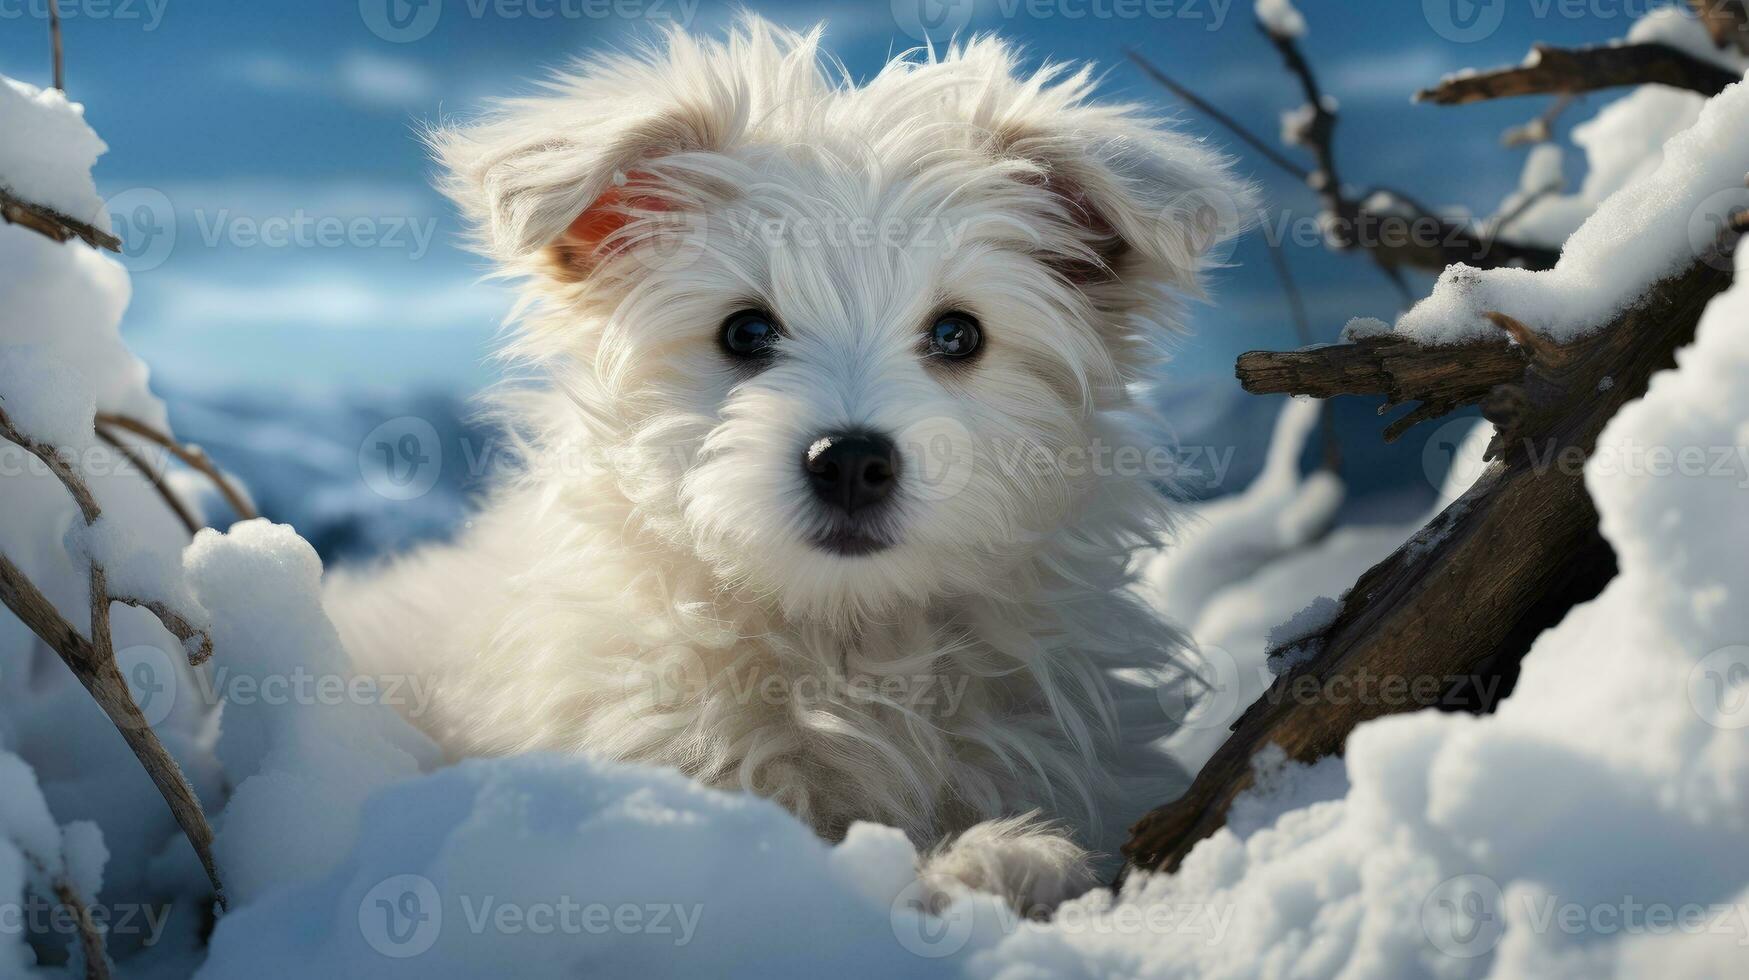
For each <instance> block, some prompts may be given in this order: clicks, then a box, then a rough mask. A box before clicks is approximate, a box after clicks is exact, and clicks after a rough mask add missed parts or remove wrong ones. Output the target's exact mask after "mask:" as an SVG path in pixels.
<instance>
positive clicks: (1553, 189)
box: [1489, 180, 1562, 234]
mask: <svg viewBox="0 0 1749 980" xmlns="http://www.w3.org/2000/svg"><path fill="white" fill-rule="evenodd" d="M1561 187H1562V184H1561V182H1560V181H1559V180H1556V181H1554V182H1552V183H1548V184H1544V185H1543V186H1541V187H1539V188H1537V189H1536V190H1534V191H1531V192H1530V193H1529V194H1526V195H1524V200H1522V201H1519V202H1518V203H1517V204H1515V205H1513V207H1512V210H1510V211H1508V212H1506V213H1505V214H1503V215H1501V216H1500V217H1499V218H1497V219H1495V220H1494V221H1493V222H1491V223H1490V225H1489V230H1490V231H1491V232H1492V233H1494V234H1499V233H1500V232H1501V231H1503V230H1505V229H1506V228H1507V227H1508V226H1510V225H1511V224H1512V223H1513V222H1515V221H1517V220H1518V219H1519V218H1522V217H1524V215H1525V212H1527V211H1529V210H1530V209H1531V208H1533V207H1535V206H1536V205H1537V202H1538V201H1541V200H1543V199H1545V198H1547V197H1549V196H1551V195H1554V194H1559V193H1560V192H1561Z"/></svg>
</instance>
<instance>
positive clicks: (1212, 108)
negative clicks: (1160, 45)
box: [1124, 48, 1312, 180]
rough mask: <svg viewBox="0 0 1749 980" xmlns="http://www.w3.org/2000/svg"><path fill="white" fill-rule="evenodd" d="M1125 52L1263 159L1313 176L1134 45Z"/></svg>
mask: <svg viewBox="0 0 1749 980" xmlns="http://www.w3.org/2000/svg"><path fill="white" fill-rule="evenodd" d="M1124 54H1125V55H1127V56H1128V57H1129V59H1130V60H1131V61H1132V62H1135V65H1136V67H1138V68H1140V69H1141V70H1142V72H1143V73H1144V74H1146V75H1147V76H1148V77H1149V78H1152V79H1153V80H1154V81H1155V82H1158V83H1159V84H1160V86H1161V87H1162V88H1164V89H1166V90H1167V91H1168V92H1171V93H1172V94H1173V95H1176V96H1178V97H1179V98H1181V99H1183V100H1184V101H1186V102H1188V103H1190V104H1191V106H1193V107H1194V108H1196V109H1199V110H1201V111H1202V112H1203V113H1204V114H1205V115H1207V116H1209V117H1210V118H1212V119H1214V121H1215V122H1218V123H1220V124H1221V125H1222V126H1225V127H1227V129H1228V130H1229V131H1230V132H1232V134H1233V135H1234V136H1237V137H1239V138H1240V139H1241V140H1244V141H1245V142H1246V143H1248V144H1250V146H1251V148H1252V149H1253V150H1256V151H1257V152H1258V153H1261V154H1263V158H1264V159H1265V160H1268V161H1269V162H1270V163H1273V164H1275V165H1276V166H1277V167H1280V168H1281V169H1282V170H1285V171H1287V172H1288V173H1290V174H1293V175H1294V176H1295V177H1297V178H1299V179H1300V180H1307V179H1309V178H1310V177H1311V176H1312V172H1311V171H1310V170H1307V169H1306V168H1305V167H1302V166H1300V165H1299V164H1297V163H1295V162H1293V161H1292V160H1289V159H1288V158H1287V157H1285V156H1283V155H1282V154H1281V153H1280V152H1278V151H1277V150H1276V148H1275V147H1273V146H1271V145H1270V144H1269V143H1268V142H1266V141H1265V140H1264V139H1263V138H1262V137H1261V136H1258V135H1257V134H1256V133H1253V132H1251V131H1250V130H1249V129H1246V128H1245V127H1244V125H1242V124H1241V123H1240V122H1239V121H1238V120H1237V119H1234V118H1233V117H1232V116H1230V115H1228V114H1227V113H1226V112H1224V111H1222V110H1221V109H1220V107H1218V106H1216V105H1215V104H1214V103H1212V102H1210V101H1209V100H1207V99H1205V98H1203V97H1202V96H1200V95H1197V94H1196V93H1195V92H1192V91H1191V90H1190V89H1189V88H1187V87H1186V86H1185V85H1183V84H1182V83H1180V82H1178V81H1175V80H1174V79H1172V78H1171V77H1170V76H1168V75H1167V74H1166V73H1165V72H1163V71H1161V70H1160V69H1159V68H1157V67H1155V65H1154V64H1153V63H1152V62H1150V61H1149V60H1148V59H1146V58H1144V57H1142V56H1141V54H1140V53H1138V52H1137V51H1136V50H1135V49H1134V48H1125V49H1124Z"/></svg>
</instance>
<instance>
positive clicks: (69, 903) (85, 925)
mask: <svg viewBox="0 0 1749 980" xmlns="http://www.w3.org/2000/svg"><path fill="white" fill-rule="evenodd" d="M51 2H52V0H51ZM55 901H57V902H59V903H60V904H61V907H62V908H65V909H69V910H71V911H72V913H73V924H74V926H75V928H77V929H78V930H79V951H80V952H81V953H83V954H84V956H85V980H109V957H108V955H107V954H106V953H105V952H104V949H103V933H102V931H100V930H99V929H98V928H97V923H96V922H95V921H94V920H93V919H92V918H91V909H90V907H89V906H87V905H86V904H85V900H84V899H83V898H81V897H80V895H79V890H78V889H77V888H74V887H73V884H72V882H70V881H68V880H67V879H66V878H64V877H59V878H56V879H55Z"/></svg>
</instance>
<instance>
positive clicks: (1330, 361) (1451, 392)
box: [1237, 334, 1525, 442]
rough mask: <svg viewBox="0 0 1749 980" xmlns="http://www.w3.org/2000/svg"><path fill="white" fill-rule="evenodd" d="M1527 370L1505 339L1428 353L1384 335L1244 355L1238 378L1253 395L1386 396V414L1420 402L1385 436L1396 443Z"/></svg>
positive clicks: (1520, 354) (1428, 349)
mask: <svg viewBox="0 0 1749 980" xmlns="http://www.w3.org/2000/svg"><path fill="white" fill-rule="evenodd" d="M1524 368H1525V356H1524V354H1523V352H1522V351H1521V350H1520V349H1519V348H1517V347H1515V346H1513V345H1512V344H1509V343H1506V342H1505V341H1504V340H1500V341H1488V342H1483V343H1473V344H1464V345H1461V346H1452V347H1425V346H1422V345H1421V344H1417V343H1415V342H1414V341H1411V340H1406V339H1404V338H1402V337H1399V336H1397V335H1395V334H1386V335H1384V336H1379V337H1365V338H1362V339H1360V340H1357V341H1354V342H1353V343H1347V344H1332V345H1329V346H1325V347H1313V348H1309V349H1306V350H1297V351H1286V352H1275V351H1251V352H1249V353H1246V354H1241V355H1240V356H1239V362H1238V368H1237V374H1238V377H1239V383H1240V384H1241V385H1242V386H1243V387H1244V388H1245V390H1246V391H1248V392H1251V393H1252V394H1256V395H1273V394H1290V395H1313V396H1315V397H1318V398H1331V397H1334V396H1336V395H1383V396H1384V398H1385V403H1384V405H1383V406H1382V407H1381V408H1380V411H1381V412H1384V411H1387V410H1389V409H1390V408H1392V407H1394V406H1397V405H1401V404H1404V403H1405V402H1411V401H1415V402H1420V403H1421V407H1420V408H1419V409H1417V410H1416V412H1413V413H1411V414H1410V415H1409V416H1407V417H1405V418H1404V419H1403V420H1400V421H1399V422H1398V423H1394V424H1393V425H1392V426H1391V427H1390V428H1389V429H1387V430H1386V435H1385V439H1386V441H1387V442H1392V441H1395V440H1396V439H1397V437H1398V436H1400V435H1402V433H1403V432H1404V431H1407V429H1408V428H1409V427H1410V426H1411V425H1413V424H1414V423H1415V422H1419V421H1422V420H1423V419H1427V418H1436V417H1438V416H1440V415H1444V414H1446V413H1447V412H1451V411H1453V410H1455V409H1458V408H1461V407H1463V406H1465V405H1472V404H1476V403H1478V402H1480V401H1481V400H1482V399H1483V398H1485V397H1487V395H1488V392H1489V391H1491V390H1493V388H1494V387H1495V386H1496V385H1501V384H1507V383H1509V382H1512V381H1515V380H1517V379H1518V378H1519V377H1521V376H1522V375H1523V374H1524ZM1411 419H1412V420H1413V421H1410V420H1411Z"/></svg>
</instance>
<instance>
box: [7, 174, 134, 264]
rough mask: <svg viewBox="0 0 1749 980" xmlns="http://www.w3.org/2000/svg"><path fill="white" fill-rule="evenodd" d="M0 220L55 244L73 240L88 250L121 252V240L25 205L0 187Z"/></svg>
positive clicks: (57, 213)
mask: <svg viewBox="0 0 1749 980" xmlns="http://www.w3.org/2000/svg"><path fill="white" fill-rule="evenodd" d="M0 220H4V221H5V222H6V223H7V224H10V225H17V226H19V227H20V228H29V229H30V230H31V231H34V232H36V233H37V234H39V235H46V236H48V237H49V238H53V239H54V240H55V241H57V242H64V241H68V240H69V239H73V238H77V239H79V240H80V241H82V242H84V243H85V244H87V245H90V246H91V247H92V248H106V249H108V250H110V251H111V252H119V251H121V239H119V238H117V237H115V236H114V235H111V234H110V233H109V232H107V231H104V230H103V229H101V228H98V227H97V226H95V225H93V224H91V223H90V222H86V221H80V220H79V219H78V218H74V217H72V216H70V215H66V214H63V213H61V212H60V211H57V210H55V209H54V208H50V207H45V206H43V205H41V204H32V203H31V202H29V201H26V200H22V199H20V198H18V197H14V196H13V195H11V194H9V193H7V191H6V188H4V187H0Z"/></svg>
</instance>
